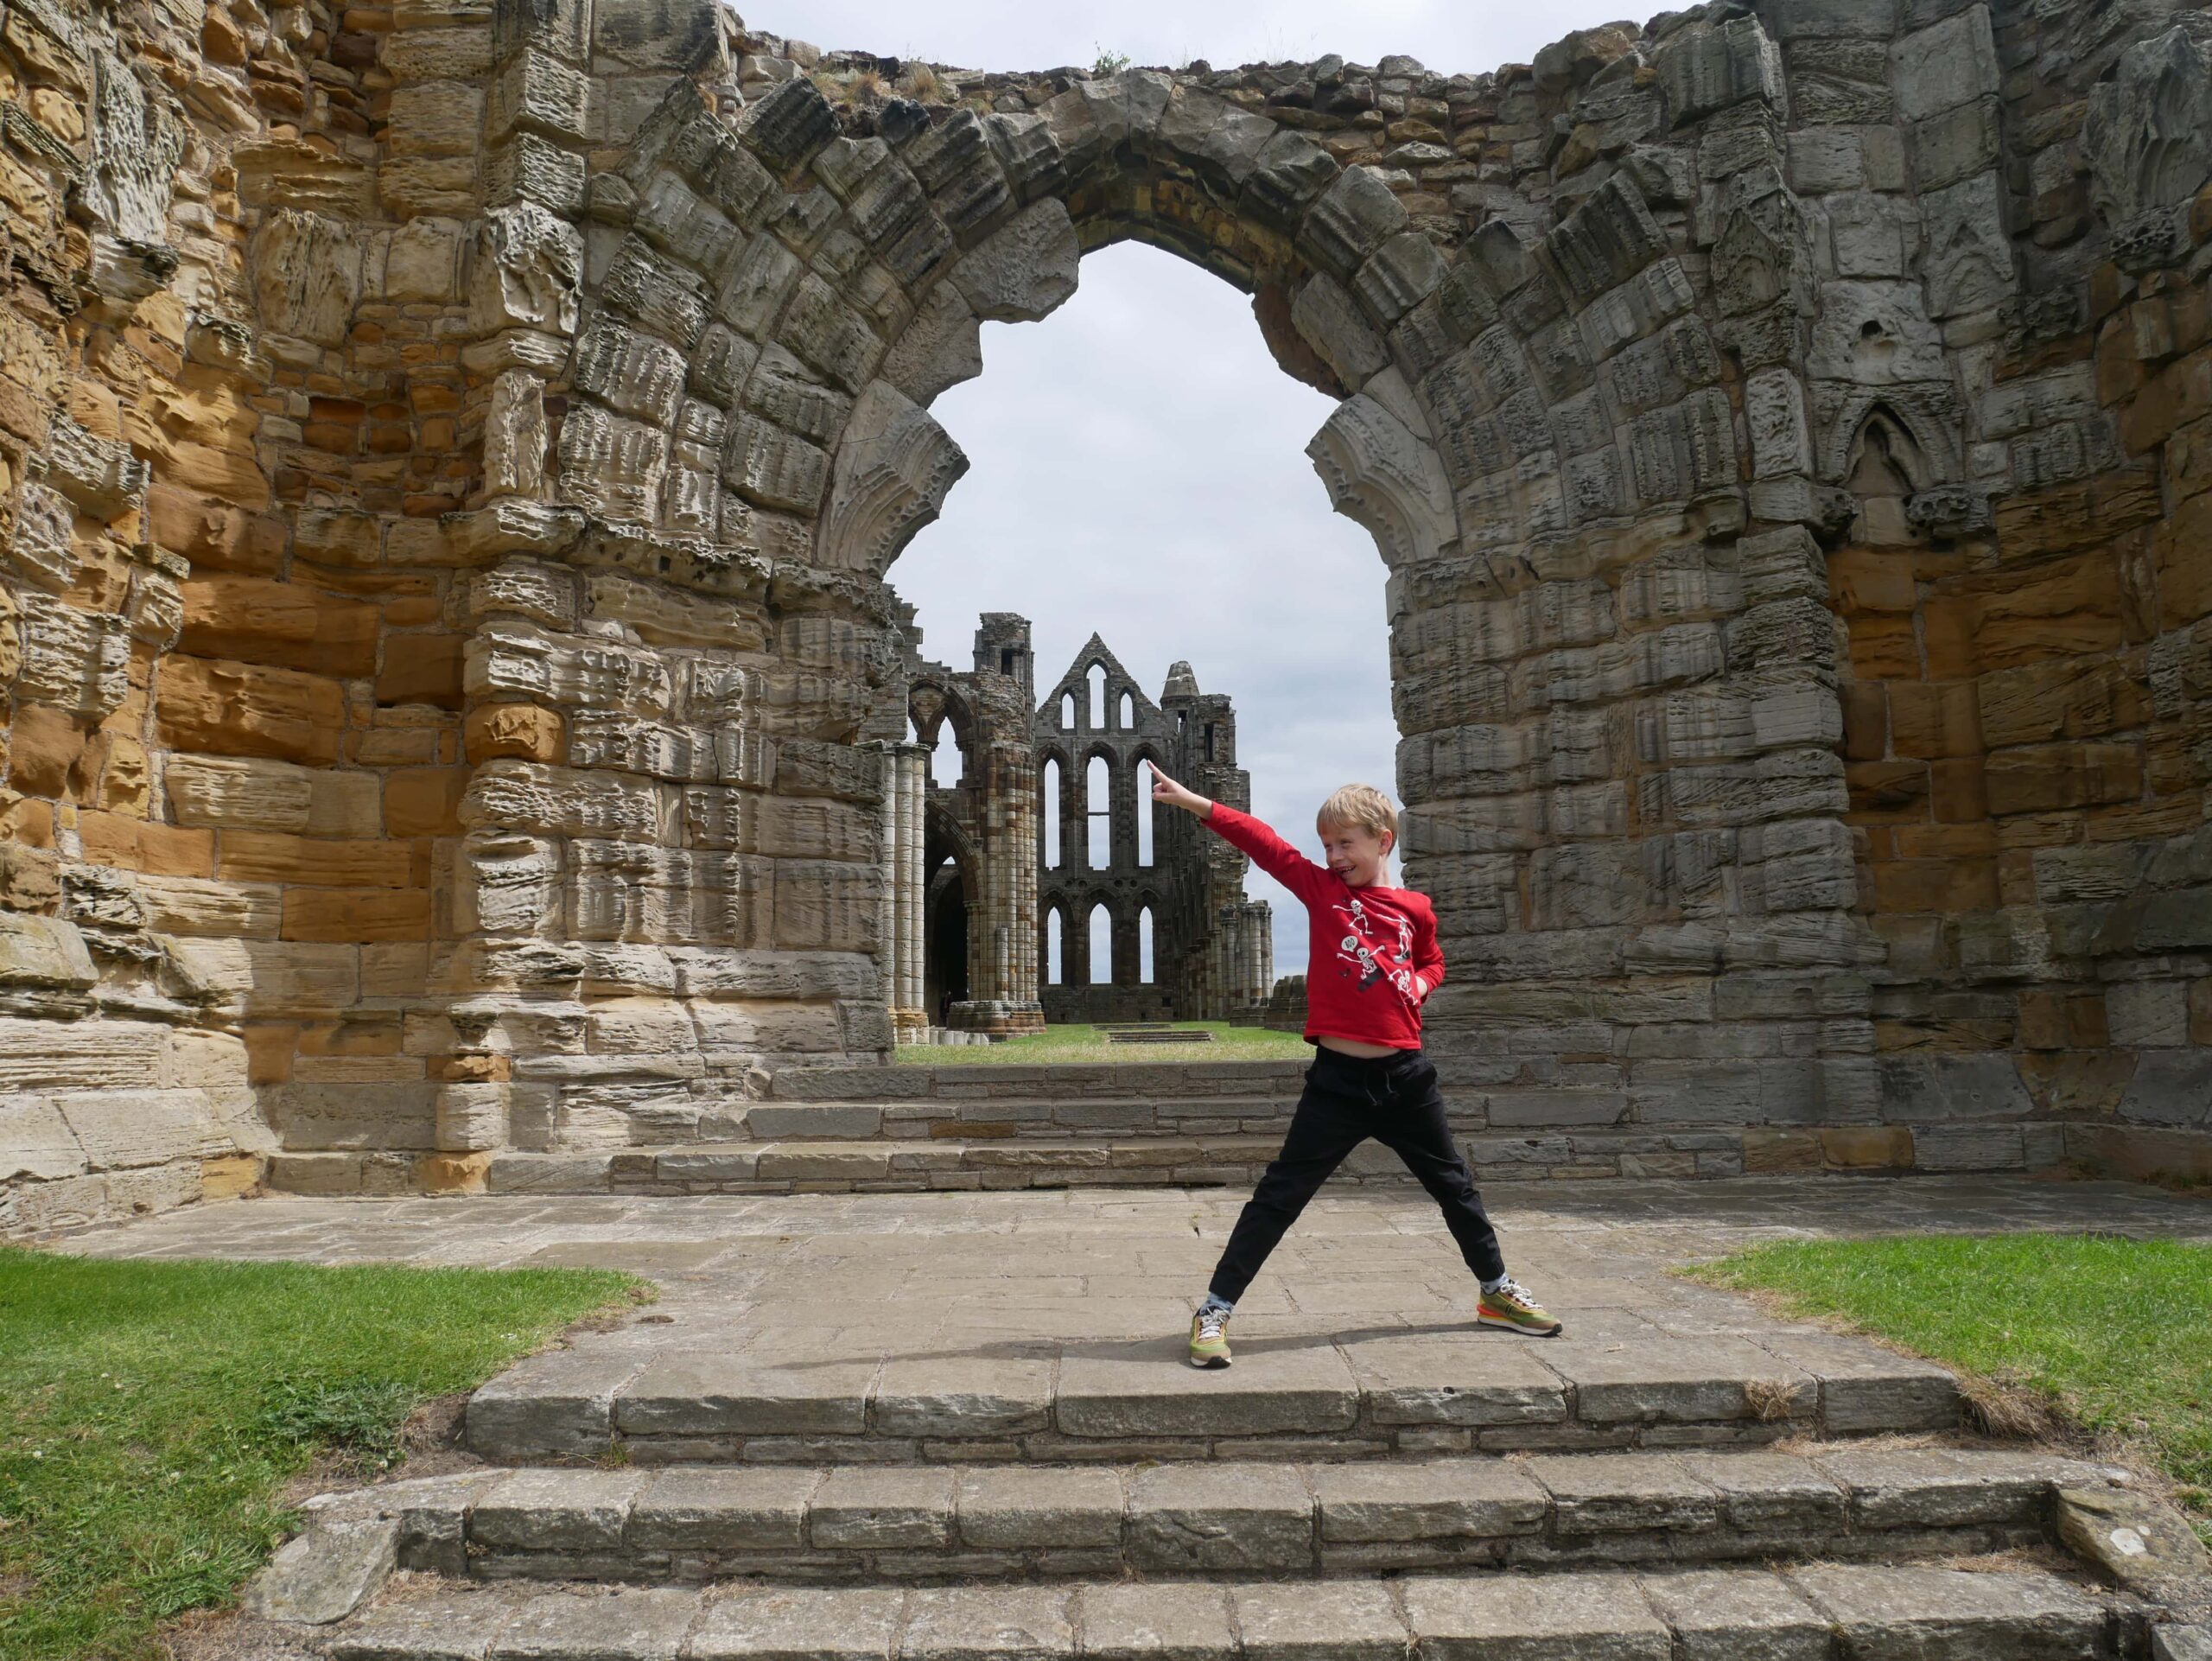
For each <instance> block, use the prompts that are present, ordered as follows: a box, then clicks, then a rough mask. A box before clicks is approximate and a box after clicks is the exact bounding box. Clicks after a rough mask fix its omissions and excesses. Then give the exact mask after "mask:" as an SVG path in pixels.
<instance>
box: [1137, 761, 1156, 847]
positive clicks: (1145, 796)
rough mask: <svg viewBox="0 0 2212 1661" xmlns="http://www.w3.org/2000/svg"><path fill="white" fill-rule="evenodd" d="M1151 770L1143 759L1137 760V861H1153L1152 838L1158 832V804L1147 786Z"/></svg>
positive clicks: (1150, 781) (1150, 778)
mask: <svg viewBox="0 0 2212 1661" xmlns="http://www.w3.org/2000/svg"><path fill="white" fill-rule="evenodd" d="M1151 783H1152V770H1151V769H1150V768H1149V767H1147V766H1146V764H1145V761H1144V760H1139V761H1138V762H1137V863H1138V864H1140V865H1149V864H1151V863H1152V862H1153V860H1152V848H1153V840H1152V839H1153V838H1154V837H1156V836H1158V835H1159V834H1160V804H1159V803H1158V802H1155V801H1154V800H1153V799H1152V792H1151V790H1150V788H1149V786H1150V785H1151Z"/></svg>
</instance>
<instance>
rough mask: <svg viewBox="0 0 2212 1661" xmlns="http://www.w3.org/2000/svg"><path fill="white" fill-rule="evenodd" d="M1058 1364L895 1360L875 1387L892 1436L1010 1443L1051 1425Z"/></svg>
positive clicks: (878, 1409) (882, 1430)
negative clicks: (976, 1438)
mask: <svg viewBox="0 0 2212 1661" xmlns="http://www.w3.org/2000/svg"><path fill="white" fill-rule="evenodd" d="M1056 1368H1057V1357H1056V1355H1055V1354H1054V1353H1053V1352H1052V1351H1050V1350H1047V1351H1046V1352H1043V1353H1041V1354H1032V1355H1027V1356H1022V1355H1008V1356H991V1357H982V1356H972V1355H952V1356H944V1355H931V1356H894V1357H893V1358H892V1359H889V1360H887V1361H886V1362H885V1363H884V1364H883V1371H882V1373H881V1375H880V1377H879V1378H877V1380H876V1384H875V1408H874V1425H875V1429H876V1431H877V1432H878V1433H879V1434H880V1435H887V1436H956V1437H967V1436H1006V1435H1020V1434H1021V1433H1023V1432H1026V1431H1032V1430H1042V1429H1045V1428H1046V1426H1047V1425H1049V1424H1050V1423H1051V1422H1052V1377H1053V1373H1054V1371H1056Z"/></svg>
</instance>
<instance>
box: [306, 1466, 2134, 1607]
mask: <svg viewBox="0 0 2212 1661" xmlns="http://www.w3.org/2000/svg"><path fill="white" fill-rule="evenodd" d="M2120 1480H2123V1475H2122V1473H2118V1472H2114V1471H2112V1470H2110V1469H2109V1468H2107V1467H2097V1466H2092V1465H2088V1464H2084V1463H2082V1462H2080V1461H2071V1460H2065V1459H2060V1458H2056V1457H2052V1456H2048V1455H2040V1454H2020V1453H2014V1452H2008V1451H1992V1450H1980V1449H1974V1450H1966V1449H1961V1450H1945V1449H1940V1448H1919V1449H1909V1450H1897V1451H1878V1450H1873V1449H1853V1448H1850V1447H1848V1446H1838V1447H1828V1448H1821V1449H1818V1450H1816V1451H1815V1452H1814V1453H1813V1454H1809V1455H1797V1454H1778V1453H1758V1452H1755V1453H1721V1454H1688V1455H1664V1454H1561V1455H1550V1456H1542V1455H1540V1456H1536V1457H1534V1458H1530V1459H1527V1460H1500V1459H1487V1458H1482V1457H1479V1456H1478V1457H1472V1458H1468V1457H1461V1458H1455V1459H1446V1460H1433V1461H1396V1462H1394V1463H1391V1464H1389V1465H1379V1464H1376V1463H1374V1462H1371V1461H1370V1462H1365V1463H1347V1464H1319V1465H1305V1464H1296V1463H1292V1462H1288V1461H1281V1462H1244V1461H1232V1462H1224V1463H1217V1464H1211V1465H1195V1464H1188V1463H1185V1464H1166V1465H1149V1464H1147V1465H1114V1466H1057V1467H1056V1466H1039V1465H974V1466H968V1467H951V1466H942V1465H939V1466H912V1465H846V1466H835V1467H805V1466H799V1467H727V1466H721V1467H715V1466H683V1467H670V1468H664V1469H659V1470H639V1469H635V1468H630V1469H579V1468H574V1467H570V1468H554V1469H547V1468H536V1469H524V1470H492V1471H480V1472H473V1473H466V1474H461V1475H455V1476H447V1477H431V1478H424V1479H419V1480H412V1481H403V1482H398V1483H394V1484H390V1485H387V1486H383V1487H380V1488H377V1489H373V1490H371V1491H368V1492H365V1493H363V1494H359V1495H356V1496H353V1497H351V1498H352V1500H353V1506H352V1509H351V1510H347V1509H346V1508H345V1507H340V1508H338V1509H337V1510H336V1511H334V1516H333V1520H334V1521H336V1520H340V1518H344V1519H346V1520H347V1521H349V1522H350V1521H351V1520H353V1519H354V1518H366V1517H373V1518H378V1519H381V1520H383V1521H385V1523H387V1524H389V1525H390V1526H391V1528H392V1529H393V1530H394V1531H395V1532H394V1535H393V1544H392V1557H393V1560H394V1561H395V1562H397V1565H398V1566H399V1567H401V1568H404V1569H418V1570H428V1571H433V1572H436V1573H441V1574H444V1575H451V1576H454V1577H457V1578H470V1577H473V1578H477V1579H485V1580H505V1579H535V1580H545V1581H639V1582H645V1583H658V1582H668V1581H677V1582H696V1581H707V1580H719V1579H727V1578H731V1577H735V1576H750V1577H755V1578H760V1579H767V1580H778V1581H804V1582H824V1581H898V1582H912V1581H942V1580H1013V1581H1039V1580H1058V1579H1065V1578H1068V1577H1071V1576H1074V1575H1095V1576H1104V1577H1109V1578H1110V1577H1114V1576H1119V1575H1179V1574H1258V1575H1291V1576H1328V1575H1374V1574H1378V1573H1385V1572H1393V1571H1403V1570H1411V1569H1440V1568H1453V1569H1500V1570H1513V1569H1557V1568H1563V1567H1573V1566H1589V1567H1597V1566H1608V1567H1612V1566H1619V1565H1623V1564H1629V1563H1651V1564H1662V1565H1663V1564H1669V1563H1673V1564H1677V1565H1684V1564H1697V1563H1720V1562H1753V1561H1764V1560H1784V1559H1787V1560H1792V1561H1808V1560H1813V1559H1818V1558H1828V1559H1850V1560H1865V1559H1871V1558H1883V1559H1891V1560H1896V1559H1909V1558H1925V1557H1933V1556H1972V1555H1976V1554H1982V1553H1989V1552H1997V1551H2003V1550H2011V1549H2013V1548H2016V1547H2020V1546H2025V1545H2039V1544H2044V1543H2050V1542H2051V1541H2053V1540H2055V1539H2056V1537H2057V1529H2056V1516H2057V1510H2058V1505H2059V1499H2058V1496H2059V1493H2060V1492H2061V1490H2063V1489H2078V1488H2102V1487H2104V1486H2107V1485H2108V1484H2112V1483H2114V1482H2117V1481H2120ZM308 1538H309V1541H310V1544H309V1545H308V1547H307V1548H305V1549H304V1550H308V1551H311V1550H314V1547H313V1544H312V1539H313V1534H312V1531H310V1535H309V1537H308Z"/></svg>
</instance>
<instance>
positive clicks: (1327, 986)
mask: <svg viewBox="0 0 2212 1661" xmlns="http://www.w3.org/2000/svg"><path fill="white" fill-rule="evenodd" d="M1205 825H1206V828H1207V829H1208V830H1210V831H1213V832H1215V833H1216V834H1217V835H1218V836H1219V837H1221V838H1222V840H1223V841H1224V842H1226V843H1229V844H1230V846H1232V847H1235V848H1239V849H1242V850H1243V851H1244V852H1245V853H1247V854H1249V855H1250V856H1252V862H1253V863H1255V865H1257V866H1258V867H1259V868H1260V869H1262V870H1263V871H1265V872H1266V873H1267V874H1268V875H1269V876H1271V877H1273V878H1274V880H1275V881H1278V882H1280V883H1281V884H1282V885H1283V887H1284V888H1288V889H1289V890H1290V891H1291V892H1292V893H1293V894H1296V895H1297V896H1298V897H1299V899H1300V901H1303V902H1304V903H1305V906H1306V925H1307V928H1308V931H1309V933H1308V945H1307V949H1306V1038H1307V1040H1308V1041H1312V1040H1313V1039H1316V1038H1349V1039H1354V1040H1357V1041H1358V1042H1360V1043H1363V1044H1388V1045H1389V1046H1390V1047H1392V1048H1394V1049H1401V1050H1417V1049H1419V1048H1420V1047H1421V1000H1422V999H1424V998H1426V997H1427V996H1428V995H1429V993H1431V992H1433V991H1434V990H1436V989H1437V987H1438V986H1440V985H1441V984H1442V983H1443V980H1444V954H1443V952H1441V951H1439V950H1438V949H1437V945H1436V912H1435V908H1434V907H1432V906H1431V905H1430V904H1429V903H1428V899H1427V895H1425V894H1415V893H1414V891H1413V890H1412V889H1411V888H1384V887H1383V886H1382V885H1381V884H1380V883H1373V884H1370V886H1368V887H1367V888H1353V887H1352V886H1351V883H1349V882H1347V881H1344V878H1342V877H1340V876H1338V875H1337V874H1336V873H1335V872H1334V871H1332V870H1331V869H1329V868H1328V867H1327V866H1325V865H1316V864H1315V863H1314V862H1313V861H1312V860H1310V859H1308V858H1306V856H1305V855H1303V854H1301V853H1300V852H1299V851H1298V850H1296V849H1295V848H1293V847H1292V846H1291V845H1290V844H1289V843H1287V842H1285V841H1284V840H1283V839H1282V838H1281V837H1279V836H1277V835H1276V834H1275V833H1274V831H1271V830H1269V829H1268V827H1267V826H1266V825H1265V824H1262V823H1261V821H1259V820H1258V819H1255V818H1253V817H1252V816H1251V815H1250V814H1249V813H1240V812H1238V811H1236V809H1235V808H1233V807H1229V806H1226V805H1224V804H1222V803H1220V802H1216V803H1215V804H1214V805H1213V811H1212V812H1211V813H1209V814H1208V815H1207V816H1206V818H1205ZM1416 976H1418V977H1420V984H1418V985H1416V984H1415V983H1414V977H1416Z"/></svg>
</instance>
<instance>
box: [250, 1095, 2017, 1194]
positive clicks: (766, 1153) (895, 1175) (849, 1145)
mask: <svg viewBox="0 0 2212 1661" xmlns="http://www.w3.org/2000/svg"><path fill="white" fill-rule="evenodd" d="M1088 1105H1090V1106H1096V1105H1098V1104H1088ZM1104 1105H1109V1106H1110V1105H1111V1104H1104ZM1254 1105H1255V1109H1258V1110H1262V1111H1255V1113H1254V1114H1253V1115H1252V1116H1251V1117H1246V1118H1243V1119H1239V1118H1237V1117H1235V1116H1233V1115H1225V1116H1224V1117H1220V1118H1209V1119H1206V1120H1204V1121H1193V1122H1192V1123H1191V1124H1190V1125H1187V1126H1185V1127H1184V1128H1180V1129H1177V1128H1173V1127H1170V1128H1165V1129H1154V1128H1147V1127H1144V1126H1142V1125H1135V1124H1127V1123H1115V1122H1112V1121H1111V1120H1110V1119H1105V1120H1103V1122H1101V1123H1096V1124H1093V1125H1089V1126H1084V1125H1081V1124H1077V1125H1074V1126H1071V1125H1069V1124H1066V1123H1046V1122H1032V1123H1014V1122H1010V1121H1008V1122H995V1121H988V1120H983V1121H976V1122H973V1123H969V1122H964V1121H963V1122H953V1121H946V1122H944V1123H940V1124H937V1125H933V1126H929V1127H924V1126H921V1125H918V1124H913V1123H898V1124H894V1123H891V1122H889V1121H885V1122H884V1123H882V1124H881V1125H880V1126H879V1127H878V1128H877V1129H875V1130H867V1131H865V1133H864V1134H858V1135H855V1134H854V1131H855V1127H856V1126H858V1125H859V1123H860V1121H859V1120H858V1119H856V1118H855V1111H856V1110H859V1111H866V1112H869V1113H872V1112H874V1111H875V1110H874V1108H872V1107H868V1106H867V1105H866V1104H851V1103H805V1104H790V1105H789V1106H785V1105H783V1104H777V1106H776V1111H778V1112H779V1114H780V1113H789V1114H792V1115H795V1116H796V1117H794V1118H792V1119H791V1120H789V1121H786V1120H784V1119H780V1118H779V1119H778V1120H777V1121H775V1123H777V1124H778V1125H779V1127H780V1130H779V1135H777V1136H772V1137H762V1138H760V1139H757V1140H749V1141H719V1142H671V1143H665V1144H658V1145H654V1144H645V1145H640V1146H637V1147H628V1148H613V1149H608V1148H598V1149H570V1150H563V1151H559V1152H552V1153H523V1152H515V1151H507V1152H502V1153H499V1154H497V1155H491V1156H489V1157H488V1159H487V1160H486V1161H478V1162H474V1163H471V1164H470V1166H469V1168H470V1170H471V1172H472V1173H473V1176H472V1181H480V1182H481V1183H482V1185H483V1187H484V1190H485V1191H486V1192H488V1193H533V1194H621V1195H635V1196H639V1197H651V1196H655V1195H664V1196H675V1195H683V1194H712V1193H721V1194H794V1193H973V1192H978V1191H995V1190H1007V1189H1020V1188H1076V1187H1086V1188H1092V1187H1096V1188H1104V1187H1136V1188H1209V1187H1250V1186H1251V1185H1252V1184H1253V1183H1255V1182H1256V1181H1259V1178H1260V1175H1261V1173H1262V1172H1263V1171H1264V1170H1265V1169H1266V1168H1267V1166H1268V1161H1270V1160H1272V1159H1273V1158H1274V1155H1275V1154H1276V1152H1277V1151H1278V1150H1279V1149H1281V1145H1282V1136H1283V1131H1284V1130H1285V1129H1286V1128H1287V1125H1288V1123H1289V1119H1288V1116H1287V1112H1284V1111H1278V1112H1274V1113H1272V1114H1270V1113H1269V1112H1268V1111H1264V1110H1265V1109H1266V1106H1267V1104H1254ZM760 1111H761V1110H760V1109H759V1108H757V1107H756V1108H754V1109H753V1110H751V1112H752V1113H753V1114H758V1113H760ZM992 1111H995V1107H994V1109H993V1110H992ZM1077 1117H1081V1116H1080V1115H1078V1116H1077ZM1458 1142H1459V1148H1460V1149H1461V1151H1462V1152H1463V1153H1464V1154H1465V1155H1466V1157H1467V1161H1468V1163H1469V1164H1470V1165H1471V1167H1472V1168H1473V1169H1474V1172H1475V1174H1476V1177H1477V1179H1478V1181H1482V1182H1484V1183H1485V1184H1488V1183H1495V1182H1503V1181H1513V1182H1519V1181H1605V1180H1607V1179H1611V1178H1631V1179H1635V1178H1662V1179H1668V1180H1673V1179H1677V1178H1688V1177H1695V1178H1727V1177H1736V1176H1742V1175H1745V1174H1747V1173H1748V1174H1762V1173H1770V1172H1789V1173H1796V1174H1827V1175H1830V1176H1869V1175H1895V1174H1902V1173H1905V1172H1933V1173H1942V1174H1958V1173H1964V1172H2002V1171H2020V1170H2026V1169H2033V1168H2041V1167H2042V1166H2045V1165H2048V1164H2050V1163H2051V1162H2052V1161H2055V1160H2056V1159H2057V1158H2058V1157H2059V1156H2060V1148H2059V1144H2058V1143H2057V1142H2050V1145H2049V1146H2048V1147H2045V1146H2043V1145H2042V1144H2040V1143H2039V1144H2037V1147H2036V1148H2034V1149H2030V1148H2028V1147H2027V1146H2026V1144H2024V1142H2022V1141H2021V1139H2020V1137H2019V1136H2018V1134H2017V1127H2014V1128H2013V1129H2012V1130H2011V1131H2005V1132H1999V1133H1995V1134H1994V1136H1991V1135H1983V1134H1981V1133H1980V1131H1978V1130H1972V1128H1967V1129H1963V1130H1962V1129H1961V1128H1958V1127H1950V1128H1942V1127H1937V1128H1935V1129H1928V1128H1922V1129H1919V1130H1914V1129H1910V1128H1907V1127H1904V1126H1878V1127H1874V1128H1873V1129H1872V1130H1866V1129H1863V1128H1859V1129H1853V1130H1850V1131H1849V1132H1844V1131H1822V1132H1820V1133H1818V1134H1817V1135H1815V1133H1812V1132H1801V1131H1795V1130H1771V1129H1767V1128H1763V1127H1760V1126H1756V1125H1754V1126H1748V1127H1746V1126H1715V1127H1709V1128H1697V1127H1690V1128H1684V1129H1679V1130H1656V1129H1653V1128H1649V1127H1643V1126H1623V1127H1618V1128H1603V1127H1601V1128H1594V1129H1588V1130H1554V1131H1547V1132H1543V1133H1540V1134H1528V1135H1519V1134H1515V1133H1512V1132H1501V1131H1495V1130H1469V1129H1467V1128H1465V1126H1461V1127H1459V1133H1458ZM451 1162H452V1161H451V1160H450V1158H448V1156H443V1155H434V1154H429V1153H422V1154H403V1153H365V1152H362V1151H359V1150H358V1149H297V1148H294V1149H286V1150H285V1151H283V1152H282V1153H279V1154H277V1155H274V1156H273V1157H272V1158H271V1160H270V1167H269V1173H268V1187H270V1189H271V1190H273V1191H275V1192H277V1193H299V1194H353V1193H409V1192H413V1191H416V1190H417V1189H421V1188H437V1187H448V1186H450V1181H449V1179H448V1177H447V1176H446V1174H444V1167H445V1166H446V1165H449V1164H450V1163H451ZM1330 1180H1331V1181H1332V1182H1334V1183H1338V1184H1343V1183H1390V1184H1396V1185H1406V1184H1409V1182H1410V1179H1409V1178H1408V1175H1407V1174H1406V1171H1405V1168H1404V1167H1402V1165H1400V1164H1399V1162H1398V1161H1397V1160H1396V1159H1395V1157H1393V1156H1392V1155H1391V1154H1390V1153H1389V1150H1388V1149H1384V1148H1383V1147H1382V1146H1381V1145H1380V1144H1378V1143H1374V1142H1370V1143H1368V1144H1367V1145H1366V1146H1364V1147H1363V1148H1361V1149H1357V1150H1356V1151H1355V1152H1354V1153H1353V1155H1352V1156H1351V1158H1350V1159H1348V1160H1346V1161H1345V1162H1344V1165H1343V1166H1342V1167H1340V1168H1338V1172H1337V1174H1335V1175H1334V1176H1332V1178H1331V1179H1330Z"/></svg>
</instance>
